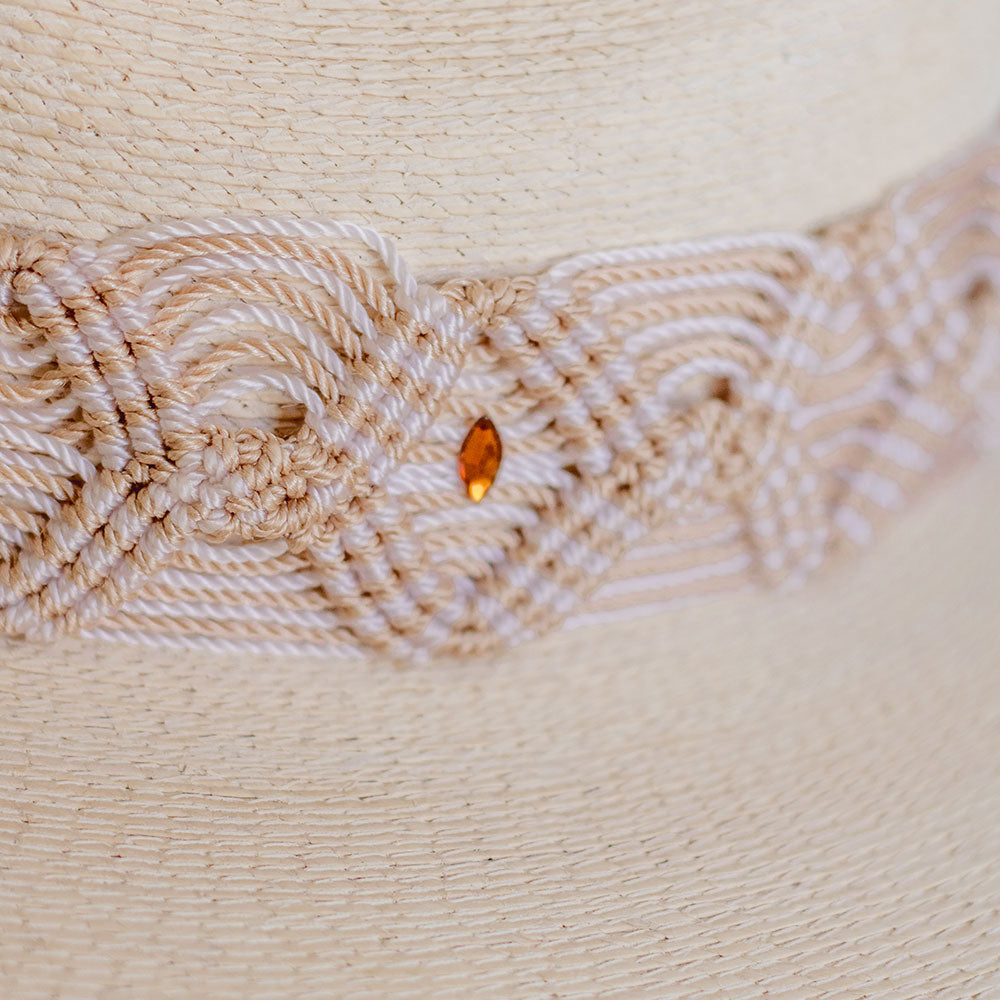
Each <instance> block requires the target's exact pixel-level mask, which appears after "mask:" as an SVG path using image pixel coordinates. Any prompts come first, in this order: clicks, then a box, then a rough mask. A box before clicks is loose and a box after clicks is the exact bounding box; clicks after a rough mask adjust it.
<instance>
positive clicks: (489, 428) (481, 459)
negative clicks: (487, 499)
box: [458, 416, 503, 503]
mask: <svg viewBox="0 0 1000 1000" xmlns="http://www.w3.org/2000/svg"><path fill="white" fill-rule="evenodd" d="M502 456H503V446H502V445H501V443H500V435H499V433H498V432H497V429H496V427H494V426H493V421H492V420H490V418H489V417H485V416H484V417H480V418H479V419H478V420H477V421H476V422H475V423H474V424H473V425H472V429H471V430H470V431H469V433H468V434H466V435H465V440H464V441H463V442H462V447H461V450H460V451H459V453H458V475H459V477H460V478H461V480H462V482H463V483H465V491H466V492H467V493H468V494H469V499H470V500H472V501H473V502H474V503H479V501H480V500H482V499H483V497H484V496H486V491H487V490H488V489H489V488H490V487H491V486H492V485H493V480H494V479H496V477H497V470H498V469H499V468H500V459H501V457H502Z"/></svg>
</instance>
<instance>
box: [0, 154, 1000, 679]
mask: <svg viewBox="0 0 1000 1000" xmlns="http://www.w3.org/2000/svg"><path fill="white" fill-rule="evenodd" d="M998 191H1000V147H998V146H997V145H996V144H995V143H991V144H988V145H986V146H985V147H984V148H982V149H980V150H977V151H976V152H974V153H973V154H971V155H969V156H966V157H965V158H964V159H963V160H962V162H960V163H958V164H957V165H955V164H952V165H950V166H947V167H944V168H940V169H938V170H935V171H933V172H932V173H930V174H928V175H926V176H924V177H922V178H920V179H919V180H917V181H915V182H913V183H911V184H908V185H906V186H905V187H903V188H901V189H900V190H898V191H897V192H895V193H894V194H893V195H892V196H891V197H890V198H889V199H888V200H887V201H886V202H885V203H883V204H881V205H878V206H876V207H874V208H873V209H871V210H870V211H868V212H865V213H863V214H862V215H860V216H858V217H856V218H853V219H851V220H848V221H846V222H844V223H841V224H838V225H836V226H833V227H831V228H829V229H827V230H826V231H824V232H820V233H817V234H814V235H813V236H799V235H793V234H784V233H773V234H761V235H757V236H750V237H739V238H721V239H714V240H705V241H700V242H692V243H683V244H675V245H669V246H660V247H651V248H640V249H632V250H622V251H612V252H608V253H595V254H586V255H583V256H580V257H576V258H573V259H571V260H568V261H564V262H562V263H559V264H557V265H555V266H554V267H552V268H550V269H549V270H547V271H545V272H544V273H542V274H540V275H537V276H533V277H519V278H497V279H495V280H491V281H481V280H454V281H447V282H444V283H442V284H440V285H437V286H429V285H425V284H421V283H419V282H417V281H416V280H415V279H414V277H413V276H412V275H411V274H410V273H409V271H408V270H407V268H406V266H405V264H404V263H403V261H402V260H401V259H400V258H399V257H398V255H397V254H396V252H395V250H394V248H393V246H392V245H391V243H390V242H389V241H388V240H386V239H385V238H384V237H382V236H380V235H379V234H377V233H375V232H373V231H372V230H370V229H366V228H364V227H362V226H356V225H351V224H348V223H342V222H335V221H330V220H324V219H295V218H286V217H278V218H246V217H219V218H211V219H192V220H185V221H177V222H168V223H164V224H161V225H156V226H151V227H148V228H145V229H142V230H139V231H130V232H125V233H122V234H119V235H116V236H114V237H112V238H111V239H109V240H107V241H105V242H103V243H101V244H92V243H85V242H78V243H72V242H68V241H64V240H43V239H40V238H38V237H19V236H17V235H15V234H11V233H6V234H0V375H2V378H0V629H2V631H3V632H5V633H7V634H9V635H14V636H31V637H33V638H42V639H49V638H52V637H54V636H56V635H59V634H61V633H66V632H80V633H83V634H86V635H91V636H97V637H105V638H114V639H130V640H139V641H150V642H156V643H175V644H177V645H181V646H188V647H209V648H227V649H243V648H252V649H254V650H268V649H269V650H275V651H296V652H323V653H334V654H336V655H342V656H350V655H358V654H368V653H373V652H378V653H385V654H389V655H392V656H395V657H398V658H400V659H404V660H411V659H415V658H421V657H425V656H428V655H430V654H432V653H433V654H458V655H463V656H468V655H472V654H478V653H481V652H484V651H487V650H490V649H493V648H495V647H497V646H501V645H508V644H513V643H518V642H522V641H524V640H527V639H530V638H531V637H533V636H536V635H539V634H541V633H543V632H545V631H547V630H549V629H552V628H554V627H556V626H558V625H560V624H580V623H585V622H594V621H600V620H604V619H606V618H608V617H609V616H619V615H622V614H633V613H636V612H638V611H640V610H650V609H653V608H659V607H663V606H665V605H668V604H670V603H673V602H676V601H678V600H686V599H690V598H691V597H692V596H697V595H700V594H703V593H706V592H714V591H716V590H721V589H732V588H735V587H739V586H744V585H747V584H760V583H764V584H768V585H775V584H779V583H798V582H801V581H802V580H803V579H804V578H805V577H807V576H808V575H809V574H810V573H811V572H812V571H813V570H815V569H816V567H818V566H819V565H820V564H821V563H823V562H824V561H825V560H826V559H828V558H829V557H830V556H831V555H832V554H834V553H835V552H836V551H838V550H839V549H842V548H845V547H849V546H852V545H859V544H865V543H867V542H868V541H869V540H870V537H871V534H872V525H873V523H875V522H876V521H877V520H878V518H879V517H880V516H881V514H882V513H883V512H884V511H885V510H886V509H888V510H896V509H898V508H899V507H901V506H902V505H903V503H904V501H905V499H906V497H907V496H908V495H909V494H910V493H911V492H912V490H913V488H914V487H915V486H916V485H917V484H918V483H919V482H920V481H922V480H925V479H926V478H927V477H928V475H929V473H930V471H931V470H932V469H934V468H935V467H936V466H937V465H938V464H939V463H940V461H941V459H942V457H943V456H945V455H947V454H949V453H951V452H953V451H954V450H955V448H956V446H957V443H958V442H960V441H962V440H964V439H966V438H967V437H968V434H967V431H968V429H969V428H970V427H972V426H978V424H977V418H978V416H979V415H981V414H982V413H983V412H984V407H985V406H986V404H987V403H988V402H989V401H990V400H992V399H995V394H996V390H997V376H998V371H1000V306H998V302H1000V296H998V294H997V293H998V287H1000V194H998ZM251 400H252V401H254V408H253V409H252V411H250V412H248V410H247V406H246V404H247V402H248V401H251ZM484 412H486V413H489V414H490V416H491V417H492V419H493V420H494V422H495V423H496V425H497V426H498V428H500V431H501V434H502V436H503V447H504V454H505V460H504V465H503V467H502V469H501V472H500V475H499V477H498V479H497V482H496V485H495V486H494V487H493V489H492V490H491V492H490V495H489V497H488V499H487V500H486V501H484V502H483V503H482V504H480V505H471V504H469V503H468V501H467V500H466V499H465V497H464V494H463V492H462V491H461V489H460V488H459V484H458V483H457V481H456V479H455V472H454V462H455V453H456V450H457V448H458V446H459V444H460V442H461V441H462V439H463V437H464V435H465V433H466V431H467V430H468V427H469V426H470V424H471V423H472V422H473V421H475V419H476V418H477V417H478V416H479V415H480V414H481V413H484ZM979 423H981V421H980V422H979Z"/></svg>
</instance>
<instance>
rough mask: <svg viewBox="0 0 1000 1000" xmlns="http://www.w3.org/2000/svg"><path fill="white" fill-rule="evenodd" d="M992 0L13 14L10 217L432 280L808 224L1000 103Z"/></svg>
mask: <svg viewBox="0 0 1000 1000" xmlns="http://www.w3.org/2000/svg"><path fill="white" fill-rule="evenodd" d="M998 37H1000V4H997V3H996V2H995V0H920V2H919V3H913V2H912V0H909V2H908V0H822V2H809V3H803V2H801V0H768V2H767V3H766V4H761V3H760V2H759V0H711V2H709V0H667V2H663V0H568V2H567V0H564V2H560V3H553V2H549V0H462V2H461V3H455V2H454V0H398V2H396V3H392V4H385V3H381V2H377V0H362V2H356V0H322V2H316V0H226V2H225V3H217V2H213V0H156V2H155V3H150V2H148V0H100V2H95V0H75V2H72V3H71V2H70V0H31V2H30V3H26V2H24V0H3V2H0V42H2V44H3V47H4V49H3V52H2V53H0V113H2V114H3V116H4V125H3V128H2V129H0V209H2V210H3V212H4V219H5V222H6V223H8V224H11V225H18V226H25V227H28V228H34V227H45V228H52V229H56V230H59V231H62V232H64V233H65V234H67V235H83V236H87V237H95V238H96V237H99V236H101V235H103V234H105V233H106V232H107V231H108V230H110V229H114V228H117V227H118V226H120V225H123V224H125V225H133V224H138V223H141V222H142V221H144V220H147V219H151V218H153V219H155V218H157V217H160V216H165V215H166V216H175V215H188V214H197V215H201V214H205V213H206V212H216V211H219V210H220V209H225V210H227V211H230V210H233V209H240V210H243V211H248V212H249V211H252V212H274V211H287V210H294V211H298V212H318V213H321V214H326V215H332V216H336V217H341V216H343V217H347V218H350V219H352V220H354V221H363V222H366V223H367V224H369V225H372V226H374V227H376V228H377V229H379V230H381V231H382V232H385V233H387V234H389V235H390V236H394V237H398V238H399V239H400V241H401V244H402V247H403V250H404V252H405V254H406V256H407V260H408V261H409V262H410V264H411V266H413V267H415V268H417V269H418V270H419V271H423V272H424V273H425V274H430V273H431V272H434V273H435V274H437V273H441V272H446V273H451V272H453V271H454V270H456V269H459V268H461V269H463V270H464V271H468V270H470V269H476V270H489V271H505V270H517V269H519V268H524V267H527V268H531V269H535V268H537V267H538V266H539V265H540V264H542V263H545V262H547V261H549V260H550V259H551V258H553V257H556V256H564V255H568V254H574V253H578V252H580V251H581V250H585V249H592V248H599V247H617V246H629V245H633V244H638V243H644V242H659V241H663V240H675V239H687V238H689V237H693V236H707V235H710V234H713V233H718V232H727V231H730V232H745V231H752V230H756V229H772V228H793V229H799V228H804V227H806V226H808V225H812V224H813V223H815V222H816V221H817V220H819V219H825V218H827V217H829V216H832V215H837V214H840V213H841V212H843V211H845V210H847V209H848V208H853V207H858V206H861V205H863V204H866V203H868V202H870V201H873V200H874V199H875V198H877V197H878V196H879V195H880V194H881V193H882V191H883V189H884V188H885V187H886V186H887V185H888V184H889V183H891V182H894V181H896V180H898V179H899V178H900V177H904V176H907V175H909V174H911V173H914V172H915V171H916V170H918V169H919V168H920V167H922V166H924V165H925V164H927V163H929V162H930V161H932V160H934V159H936V158H937V157H938V156H939V155H940V154H941V152H942V151H943V150H947V149H950V148H952V147H954V146H955V145H957V144H958V143H960V142H962V141H964V140H965V139H967V138H969V137H970V136H971V135H972V134H973V133H975V132H977V131H979V130H980V129H982V128H983V125H984V123H985V122H987V121H989V120H990V118H991V116H993V115H994V114H995V113H996V109H997V107H998V106H1000V73H998V72H997V70H996V40H997V38H998Z"/></svg>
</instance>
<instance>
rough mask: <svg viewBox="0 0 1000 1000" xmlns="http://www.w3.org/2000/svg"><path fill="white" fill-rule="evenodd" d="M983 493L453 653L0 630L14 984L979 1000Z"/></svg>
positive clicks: (987, 481)
mask: <svg viewBox="0 0 1000 1000" xmlns="http://www.w3.org/2000/svg"><path fill="white" fill-rule="evenodd" d="M998 505H1000V465H998V464H997V463H996V462H994V463H993V465H992V467H980V468H979V469H978V470H977V471H975V472H971V473H970V472H969V471H966V472H965V473H964V474H961V475H959V477H958V478H957V479H956V480H955V481H954V482H953V483H952V484H950V485H949V486H948V487H947V488H943V489H940V490H938V491H935V494H934V495H932V496H931V497H930V498H929V502H927V503H925V504H923V505H922V506H921V508H920V509H918V510H917V511H916V512H914V515H913V516H912V517H909V518H906V519H904V520H903V521H902V522H900V523H899V524H898V525H897V527H896V529H895V530H894V531H892V532H890V535H889V537H888V538H886V539H885V540H884V542H883V544H882V547H881V548H880V550H879V551H877V552H875V553H873V554H871V555H869V556H868V557H866V558H864V559H863V560H862V561H861V562H860V563H859V564H855V565H854V566H852V567H845V568H843V569H842V570H841V571H839V572H837V573H835V574H833V575H832V576H829V577H827V578H826V579H825V580H822V581H819V582H817V583H816V584H814V585H813V586H812V587H810V588H809V589H807V590H806V591H802V592H799V593H796V594H792V595H771V596H768V597H756V598H754V599H752V600H747V601H727V602H725V603H723V604H721V605H720V604H718V603H716V604H713V605H711V606H704V607H701V608H698V609H689V610H688V611H687V612H685V613H681V614H674V615H667V616H665V617H663V618H662V619H660V620H659V621H657V622H655V623H652V624H649V623H645V624H643V625H642V626H641V627H639V628H636V629H635V631H630V630H628V629H619V630H618V631H617V632H616V631H614V630H609V631H604V632H600V631H590V632H583V633H573V634H571V635H569V636H564V637H562V638H559V639H554V640H547V641H545V642H544V643H543V645H542V647H541V648H540V649H539V650H538V651H537V652H536V654H535V655H533V656H530V657H524V656H518V657H513V658H510V659H507V660H501V661H494V662H481V663H479V662H469V663H465V664H462V665H461V666H460V667H455V666H445V665H442V666H440V667H437V668H435V667H421V668H417V669H414V670H410V671H401V672H400V671H397V670H394V669H392V668H389V667H384V666H375V665H373V666H372V667H371V668H370V673H369V674H368V675H366V676H362V675H360V674H359V672H358V668H357V666H356V665H354V666H348V667H346V668H345V667H337V666H335V665H333V664H331V663H329V662H324V661H321V660H301V659H298V660H297V659H290V660H288V661H287V662H285V663H281V664H275V663H274V662H271V661H262V660H254V659H253V658H240V659H226V658H207V657H206V658H195V657H185V656H177V655H176V654H170V653H159V654H158V653H156V652H155V651H154V652H152V653H150V652H149V651H145V650H143V651H133V650H128V651H127V652H125V653H124V654H121V653H119V654H117V655H115V656H113V657H112V656H108V655H107V653H106V651H105V650H102V649H101V648H99V647H95V646H93V645H87V644H80V645H73V646H65V647H64V648H63V650H62V652H61V655H60V656H59V657H51V656H49V655H47V654H44V653H43V652H42V651H40V650H38V649H34V648H32V647H30V646H27V647H26V646H7V647H5V651H4V656H3V658H4V669H3V671H2V673H0V698H2V703H3V706H4V723H3V726H2V727H0V775H2V779H0V780H2V784H3V788H2V792H0V802H2V808H0V866H2V869H3V876H2V878H0V972H2V974H3V983H4V988H3V995H4V996H10V997H18V998H31V997H43V996H59V997H90V996H98V995H99V996H101V997H102V998H104V1000H118V998H122V1000H124V998H129V1000H131V998H133V997H136V996H141V997H144V998H145V997H195V996H199V997H200V996H211V997H213V998H219V1000H222V998H229V997H232V998H246V997H274V998H279V997H281V998H287V997H292V996H294V997H305V996H308V997H334V996H336V997H372V998H375V997H387V996H392V997H436V998H440V997H455V998H474V997H497V998H501V997H502V998H514V997H543V996H544V997H561V998H568V997H581V998H583V997H595V996H600V997H612V996H614V997H629V996H636V997H657V998H663V997H679V998H680V997H684V998H705V1000H708V998H712V1000H719V998H723V997H740V998H748V997H763V996H781V997H803V998H817V997H823V998H828V1000H832V998H838V1000H840V998H842V1000H856V998H858V997H860V996H878V997H881V998H890V997H891V998H907V1000H918V998H921V1000H922V998H926V997H930V996H934V997H952V998H956V1000H957V998H970V997H983V998H986V997H993V996H996V995H998V993H1000V972H998V969H997V954H998V953H1000V921H998V916H997V913H998V909H1000V869H998V866H997V864H996V860H997V832H996V831H997V828H998V824H1000V770H998V764H997V762H998V760H1000V672H998V671H997V669H996V664H997V649H998V647H1000V617H998V616H997V615H996V566H997V564H998V562H1000V533H998V532H997V530H996V527H995V521H996V510H997V508H998ZM595 644H596V645H597V646H598V648H603V649H604V650H608V649H609V648H615V649H616V650H617V652H616V653H615V654H614V655H604V656H603V657H601V658H595V657H594V655H593V653H592V647H594V646H595ZM612 644H613V645H612Z"/></svg>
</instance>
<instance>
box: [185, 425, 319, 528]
mask: <svg viewBox="0 0 1000 1000" xmlns="http://www.w3.org/2000/svg"><path fill="white" fill-rule="evenodd" d="M202 460H203V463H204V470H205V475H206V484H207V488H206V489H204V490H203V491H202V496H203V500H204V501H205V507H206V509H205V510H204V514H203V517H202V520H201V522H200V525H199V528H200V530H201V531H203V532H204V533H205V534H206V535H207V536H208V537H209V538H211V539H212V540H213V541H216V542H222V541H231V540H240V541H244V542H249V541H265V540H267V539H273V538H286V539H288V540H289V542H292V543H297V544H302V543H303V541H304V539H305V538H306V537H307V536H309V537H313V536H315V534H316V532H317V530H318V529H319V528H320V527H321V526H323V524H324V522H325V520H326V518H327V516H328V515H329V511H328V510H327V509H326V508H325V507H324V505H323V504H321V503H320V502H319V501H318V500H317V498H316V497H315V496H311V495H310V487H319V486H328V485H329V484H330V483H331V482H332V481H333V480H334V478H335V475H336V468H337V466H336V461H335V459H334V457H333V456H332V455H331V454H329V453H328V452H326V451H325V450H324V449H323V448H322V447H321V446H320V445H319V443H318V442H317V441H316V439H315V437H314V436H312V435H308V434H302V435H299V436H297V437H295V438H292V439H290V440H289V439H285V438H281V437H279V436H278V435H276V434H273V433H271V432H269V431H264V430H260V429H258V428H254V427H248V428H242V429H239V430H233V429H230V428H225V427H218V428H215V429H214V430H213V431H212V432H211V434H210V437H209V439H208V442H207V444H206V446H205V449H204V452H203V455H202Z"/></svg>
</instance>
